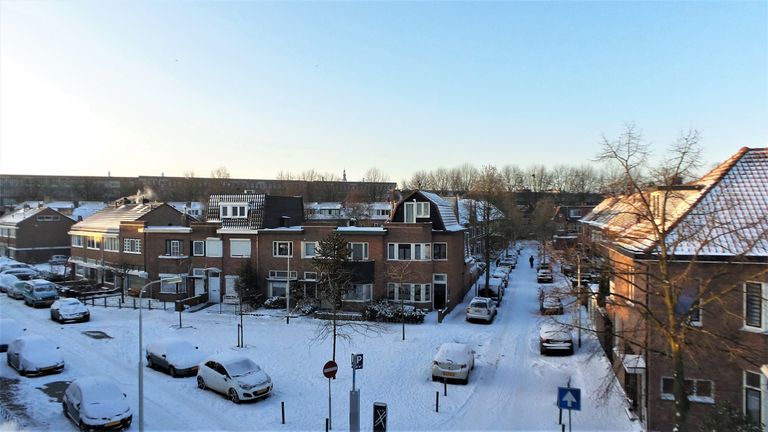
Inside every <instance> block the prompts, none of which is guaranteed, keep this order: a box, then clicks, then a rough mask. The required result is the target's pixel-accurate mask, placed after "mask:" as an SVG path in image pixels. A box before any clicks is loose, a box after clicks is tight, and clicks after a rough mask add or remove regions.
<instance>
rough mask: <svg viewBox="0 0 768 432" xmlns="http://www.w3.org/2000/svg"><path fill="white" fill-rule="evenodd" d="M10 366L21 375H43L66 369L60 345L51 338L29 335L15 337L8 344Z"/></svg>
mask: <svg viewBox="0 0 768 432" xmlns="http://www.w3.org/2000/svg"><path fill="white" fill-rule="evenodd" d="M7 356H8V357H7V362H8V366H10V367H12V368H14V369H16V371H17V372H19V375H22V376H25V375H43V374H49V373H59V372H61V371H62V370H64V357H62V356H61V352H60V351H59V347H58V346H56V344H54V343H53V342H51V341H50V340H48V339H46V338H44V337H42V336H38V335H28V336H21V337H19V338H16V339H14V340H13V341H12V342H11V343H10V344H8V354H7Z"/></svg>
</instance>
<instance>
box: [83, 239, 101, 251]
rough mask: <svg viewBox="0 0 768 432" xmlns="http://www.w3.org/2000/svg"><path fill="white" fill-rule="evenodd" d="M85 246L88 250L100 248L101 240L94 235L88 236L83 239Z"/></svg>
mask: <svg viewBox="0 0 768 432" xmlns="http://www.w3.org/2000/svg"><path fill="white" fill-rule="evenodd" d="M85 248H86V249H90V250H101V242H100V241H99V238H98V237H96V236H88V237H87V238H86V239H85Z"/></svg>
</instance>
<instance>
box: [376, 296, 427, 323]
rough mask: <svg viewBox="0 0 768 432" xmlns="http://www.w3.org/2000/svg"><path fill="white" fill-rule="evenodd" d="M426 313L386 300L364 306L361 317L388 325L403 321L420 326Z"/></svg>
mask: <svg viewBox="0 0 768 432" xmlns="http://www.w3.org/2000/svg"><path fill="white" fill-rule="evenodd" d="M426 315H427V314H426V311H424V310H421V309H418V308H415V307H413V306H411V305H405V306H404V307H402V308H401V307H400V304H399V303H393V302H389V301H387V300H382V301H378V302H376V303H373V304H370V305H368V306H366V308H365V310H364V311H363V317H364V318H365V319H366V320H367V321H380V322H389V323H399V322H403V320H405V322H406V323H409V324H421V323H423V322H424V317H425V316H426Z"/></svg>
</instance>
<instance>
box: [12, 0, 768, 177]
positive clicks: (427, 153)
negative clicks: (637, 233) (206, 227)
mask: <svg viewBox="0 0 768 432" xmlns="http://www.w3.org/2000/svg"><path fill="white" fill-rule="evenodd" d="M767 4H768V3H767V2H764V1H761V2H467V3H462V2H396V3H388V2H366V3H363V2H342V3H332V2H279V3H278V2H274V3H273V2H180V1H174V2H169V1H162V2H156V1H140V2H121V1H109V2H83V1H65V2H58V1H57V2H53V1H39V2H27V1H8V0H0V173H5V174H12V173H32V174H67V175H76V174H81V175H106V174H107V172H110V173H111V174H112V175H115V176H120V175H125V176H134V175H160V174H161V173H164V174H165V175H182V174H183V173H184V172H185V171H190V170H191V171H194V172H195V173H196V175H197V176H207V175H209V173H210V171H211V170H212V169H214V168H216V167H218V166H225V167H227V168H228V170H229V171H230V172H231V174H232V176H233V177H252V178H271V177H274V176H275V175H276V174H277V173H278V172H279V171H291V172H300V171H303V170H308V169H314V170H316V171H320V172H334V173H339V174H340V173H341V171H342V170H343V169H346V171H347V174H348V176H349V178H350V179H359V178H360V177H361V176H362V175H363V174H364V172H365V170H367V169H368V168H370V167H378V168H379V169H381V170H382V171H384V172H385V173H387V174H389V177H390V179H391V180H394V181H399V180H402V179H403V178H405V177H407V176H409V175H410V174H411V173H412V172H414V171H416V170H421V169H425V170H431V169H436V168H438V167H454V166H457V165H460V164H462V163H465V162H470V163H474V164H476V165H477V166H480V165H482V164H488V163H493V164H496V165H499V166H501V165H505V164H516V165H519V166H522V167H525V166H528V165H532V164H545V165H550V166H552V165H556V164H569V165H580V164H586V163H591V160H592V159H593V158H594V156H595V154H596V153H597V151H598V148H599V141H600V138H601V136H602V135H603V134H605V135H607V136H609V137H612V136H616V135H617V134H618V133H619V132H620V131H621V128H622V126H623V124H625V123H627V122H634V123H635V124H636V125H637V126H638V127H640V128H641V129H642V131H643V132H644V136H645V137H646V139H647V140H649V141H650V142H652V143H653V144H654V145H655V146H657V147H658V149H659V151H661V149H663V147H664V145H666V144H667V143H669V142H670V141H671V140H673V139H674V138H675V137H676V136H677V135H678V134H679V132H680V131H681V130H683V129H688V128H696V129H699V130H700V131H701V133H702V136H703V138H704V141H703V142H704V147H705V153H704V157H705V160H706V165H707V166H709V165H711V164H713V163H715V162H717V161H720V160H722V159H724V158H726V157H727V156H729V155H731V154H732V153H735V152H736V151H737V150H738V149H739V148H740V147H742V146H749V147H763V146H766V145H768V30H767V27H768V8H767V6H766V5H767Z"/></svg>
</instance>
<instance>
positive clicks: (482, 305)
mask: <svg viewBox="0 0 768 432" xmlns="http://www.w3.org/2000/svg"><path fill="white" fill-rule="evenodd" d="M469 307H473V308H481V309H485V308H486V304H485V302H473V303H472V304H470V305H469Z"/></svg>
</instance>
